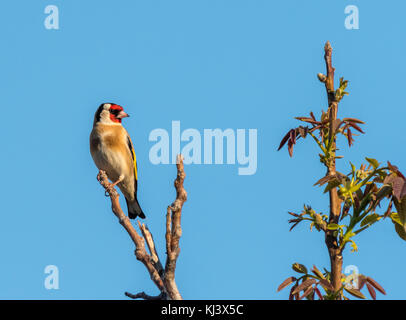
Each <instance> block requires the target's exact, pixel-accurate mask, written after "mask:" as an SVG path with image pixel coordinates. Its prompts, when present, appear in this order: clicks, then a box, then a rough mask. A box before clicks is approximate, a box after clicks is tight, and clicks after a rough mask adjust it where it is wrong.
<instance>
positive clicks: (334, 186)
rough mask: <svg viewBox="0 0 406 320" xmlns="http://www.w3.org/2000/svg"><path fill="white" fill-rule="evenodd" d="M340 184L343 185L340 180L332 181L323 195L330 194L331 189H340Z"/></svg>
mask: <svg viewBox="0 0 406 320" xmlns="http://www.w3.org/2000/svg"><path fill="white" fill-rule="evenodd" d="M340 184H341V183H340V181H338V180H333V181H330V182H329V183H328V184H327V186H326V188H325V189H324V191H323V193H326V192H329V191H330V190H331V189H334V188H336V187H338V186H339V185H340Z"/></svg>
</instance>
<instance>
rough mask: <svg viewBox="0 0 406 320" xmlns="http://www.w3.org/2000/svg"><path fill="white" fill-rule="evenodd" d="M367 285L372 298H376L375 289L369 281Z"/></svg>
mask: <svg viewBox="0 0 406 320" xmlns="http://www.w3.org/2000/svg"><path fill="white" fill-rule="evenodd" d="M366 285H367V289H368V292H369V294H370V295H371V297H372V299H374V300H376V292H375V289H374V288H373V287H372V286H371V285H370V284H369V283H368V282H367V283H366Z"/></svg>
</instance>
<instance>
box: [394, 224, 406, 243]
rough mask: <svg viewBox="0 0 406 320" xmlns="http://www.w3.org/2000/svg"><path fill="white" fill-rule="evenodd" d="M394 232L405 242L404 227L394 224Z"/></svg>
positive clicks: (405, 233)
mask: <svg viewBox="0 0 406 320" xmlns="http://www.w3.org/2000/svg"><path fill="white" fill-rule="evenodd" d="M395 230H396V232H397V234H398V235H399V237H401V238H402V239H403V240H405V241H406V230H405V227H404V226H401V225H399V224H397V223H395Z"/></svg>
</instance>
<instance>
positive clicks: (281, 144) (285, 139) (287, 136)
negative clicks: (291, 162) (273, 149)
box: [278, 130, 291, 151]
mask: <svg viewBox="0 0 406 320" xmlns="http://www.w3.org/2000/svg"><path fill="white" fill-rule="evenodd" d="M290 131H291V130H289V132H288V133H287V134H286V135H285V136H284V137H283V139H282V141H281V143H280V145H279V148H278V151H279V150H280V149H282V147H283V146H284V145H285V143H286V142H287V141H288V140H289V138H290Z"/></svg>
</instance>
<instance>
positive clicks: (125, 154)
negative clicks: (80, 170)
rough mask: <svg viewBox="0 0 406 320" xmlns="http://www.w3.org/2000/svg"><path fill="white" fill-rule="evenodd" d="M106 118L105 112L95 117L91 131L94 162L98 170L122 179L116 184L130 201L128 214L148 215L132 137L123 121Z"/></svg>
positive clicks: (133, 215) (113, 178) (114, 179)
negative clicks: (140, 192) (141, 196)
mask: <svg viewBox="0 0 406 320" xmlns="http://www.w3.org/2000/svg"><path fill="white" fill-rule="evenodd" d="M96 115H97V113H96ZM103 118H106V115H103V113H102V116H101V119H96V116H95V121H94V124H93V130H92V132H91V133H90V153H91V155H92V158H93V161H94V163H95V164H96V166H97V168H98V169H99V170H103V171H105V172H106V174H107V176H108V178H109V179H110V180H111V181H112V182H113V183H114V182H116V181H120V182H119V183H118V184H117V186H118V187H119V188H120V190H121V192H122V193H123V195H124V197H125V199H126V201H127V206H128V212H129V217H130V218H135V217H136V216H140V217H141V218H143V217H145V215H144V213H143V212H142V210H141V208H140V206H139V204H138V200H137V179H138V177H137V162H136V158H135V152H134V147H133V144H132V142H131V139H130V136H129V135H128V132H127V130H125V129H124V127H123V126H122V125H121V123H115V122H112V121H108V119H103ZM103 120H105V121H103Z"/></svg>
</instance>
